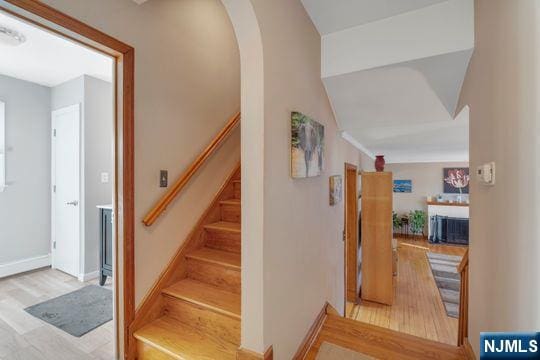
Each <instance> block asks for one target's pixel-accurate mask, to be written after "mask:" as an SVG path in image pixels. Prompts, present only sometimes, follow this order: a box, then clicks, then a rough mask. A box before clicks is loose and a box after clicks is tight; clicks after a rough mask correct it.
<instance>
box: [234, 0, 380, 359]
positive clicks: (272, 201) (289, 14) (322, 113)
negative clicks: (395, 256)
mask: <svg viewBox="0 0 540 360" xmlns="http://www.w3.org/2000/svg"><path fill="white" fill-rule="evenodd" d="M252 4H253V8H254V10H255V13H256V16H257V19H258V21H259V25H260V30H261V35H262V42H263V49H264V75H265V79H264V93H265V95H264V96H265V102H264V108H265V119H264V151H265V152H264V174H265V177H264V245H263V246H264V251H263V254H264V346H265V347H268V346H270V345H272V346H273V349H274V358H275V359H290V358H292V356H293V355H294V353H295V352H296V350H297V349H298V346H299V345H300V343H301V342H302V339H303V338H304V336H305V335H306V333H307V332H308V329H309V327H310V326H311V324H313V321H314V320H315V318H316V317H317V314H318V313H319V312H320V311H321V309H322V307H323V305H324V304H325V302H326V301H329V302H330V303H331V304H332V305H333V306H335V307H336V308H337V309H338V310H340V311H343V310H344V255H343V254H344V251H343V240H342V231H343V228H344V202H343V201H342V202H340V203H339V204H338V205H336V206H330V205H329V177H330V176H332V175H342V176H343V175H344V163H345V162H349V163H352V164H354V165H357V166H360V165H361V164H360V161H361V160H360V157H361V154H360V152H359V151H358V150H357V149H356V148H354V147H353V146H352V145H350V144H349V143H348V142H346V141H345V140H344V139H343V138H342V137H341V135H340V132H339V131H338V128H337V124H336V120H335V118H334V115H333V112H332V108H331V106H330V103H329V100H328V97H327V95H326V91H325V89H324V86H323V84H322V80H321V56H320V55H321V38H320V35H319V33H318V32H317V30H316V29H315V27H314V25H313V23H312V22H311V20H310V18H309V16H308V15H307V13H306V11H305V9H304V7H303V6H302V4H301V2H300V1H299V0H294V1H291V0H273V1H266V0H252ZM291 111H300V112H302V113H304V114H306V115H308V116H310V117H312V118H313V119H315V120H317V121H318V122H320V123H321V124H323V125H324V126H325V146H326V148H325V151H326V154H325V161H326V163H325V167H324V171H323V173H322V174H321V175H320V176H318V177H312V178H307V179H292V178H291V176H290V156H291V155H290V151H291V150H290V136H291V135H290V133H291V130H290V127H291ZM364 165H365V167H366V168H369V167H370V164H369V161H365V164H364V163H363V164H362V167H363V166H364ZM246 321H249V319H248V320H246ZM242 345H243V346H244V345H248V346H249V345H250V344H242ZM253 350H256V351H259V352H261V351H264V350H265V349H253Z"/></svg>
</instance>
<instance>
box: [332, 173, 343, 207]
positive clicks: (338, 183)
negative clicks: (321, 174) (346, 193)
mask: <svg viewBox="0 0 540 360" xmlns="http://www.w3.org/2000/svg"><path fill="white" fill-rule="evenodd" d="M342 194H343V178H342V177H341V175H334V176H330V205H331V206H334V205H337V204H339V203H340V202H341V199H342Z"/></svg>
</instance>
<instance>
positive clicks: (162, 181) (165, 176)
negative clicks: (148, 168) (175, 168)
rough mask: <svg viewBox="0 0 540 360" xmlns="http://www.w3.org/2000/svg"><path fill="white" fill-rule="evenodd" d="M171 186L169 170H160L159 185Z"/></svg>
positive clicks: (163, 186)
mask: <svg viewBox="0 0 540 360" xmlns="http://www.w3.org/2000/svg"><path fill="white" fill-rule="evenodd" d="M167 186H169V172H168V171H167V170H160V171H159V187H162V188H166V187H167Z"/></svg>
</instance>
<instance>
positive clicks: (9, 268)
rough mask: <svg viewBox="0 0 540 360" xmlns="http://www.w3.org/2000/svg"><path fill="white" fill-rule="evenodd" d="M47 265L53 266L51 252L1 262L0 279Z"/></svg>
mask: <svg viewBox="0 0 540 360" xmlns="http://www.w3.org/2000/svg"><path fill="white" fill-rule="evenodd" d="M46 266H51V254H48V255H43V256H37V257H33V258H28V259H22V260H18V261H13V262H10V263H7V264H0V279H1V278H5V277H7V276H11V275H17V274H20V273H23V272H27V271H30V270H35V269H39V268H43V267H46Z"/></svg>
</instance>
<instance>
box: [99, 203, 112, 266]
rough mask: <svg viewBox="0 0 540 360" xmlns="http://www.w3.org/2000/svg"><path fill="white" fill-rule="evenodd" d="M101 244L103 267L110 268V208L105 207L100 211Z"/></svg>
mask: <svg viewBox="0 0 540 360" xmlns="http://www.w3.org/2000/svg"><path fill="white" fill-rule="evenodd" d="M101 231H102V233H101V245H102V254H103V255H102V256H103V258H102V259H103V264H102V266H103V268H105V269H107V270H112V264H113V254H112V248H113V247H112V245H113V239H112V210H108V209H105V210H103V212H102V218H101Z"/></svg>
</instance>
